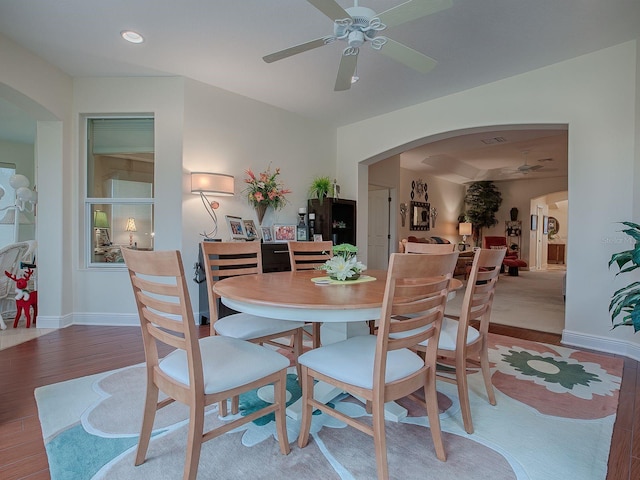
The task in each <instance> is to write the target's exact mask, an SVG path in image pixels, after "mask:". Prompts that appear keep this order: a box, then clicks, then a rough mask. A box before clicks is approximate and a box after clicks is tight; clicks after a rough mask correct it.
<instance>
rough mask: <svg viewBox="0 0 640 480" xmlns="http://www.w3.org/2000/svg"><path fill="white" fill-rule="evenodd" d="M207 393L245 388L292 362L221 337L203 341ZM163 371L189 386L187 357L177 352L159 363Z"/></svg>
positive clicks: (239, 341)
mask: <svg viewBox="0 0 640 480" xmlns="http://www.w3.org/2000/svg"><path fill="white" fill-rule="evenodd" d="M199 342H200V353H201V356H202V369H203V372H204V393H206V394H209V393H217V392H223V391H225V390H229V389H231V388H235V387H237V386H240V385H245V384H247V383H250V382H252V381H254V380H257V379H259V378H262V377H266V376H267V375H270V374H272V373H274V372H277V371H278V370H282V369H283V368H287V367H288V366H289V359H288V358H287V357H285V356H284V355H280V354H279V353H278V352H276V351H275V350H271V349H268V348H265V347H262V346H260V345H256V344H254V343H250V342H247V341H245V340H238V339H237V338H230V337H222V336H219V335H216V336H212V337H206V338H202V339H200V341H199ZM159 367H160V370H162V371H163V372H164V373H166V374H167V375H169V376H170V377H172V378H174V379H175V380H177V381H179V382H180V383H183V384H185V385H189V369H188V366H187V354H186V352H185V351H184V350H174V351H173V352H171V353H170V354H169V355H167V356H166V357H165V358H164V359H162V360H161V361H160V364H159Z"/></svg>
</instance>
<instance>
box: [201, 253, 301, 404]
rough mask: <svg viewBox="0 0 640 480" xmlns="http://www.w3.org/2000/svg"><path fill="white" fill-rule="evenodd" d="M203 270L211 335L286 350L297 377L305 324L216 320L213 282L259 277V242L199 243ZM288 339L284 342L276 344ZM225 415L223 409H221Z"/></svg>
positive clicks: (238, 317) (236, 317)
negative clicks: (291, 356) (292, 362)
mask: <svg viewBox="0 0 640 480" xmlns="http://www.w3.org/2000/svg"><path fill="white" fill-rule="evenodd" d="M200 245H201V248H202V258H203V262H204V265H203V269H204V271H205V276H206V279H207V295H208V299H209V316H210V317H211V319H210V327H209V328H210V329H211V335H223V336H225V337H233V338H239V339H241V340H248V341H250V342H253V343H258V344H260V345H262V344H265V343H266V344H269V345H273V346H275V347H277V348H283V349H285V350H288V351H290V352H291V353H292V355H293V360H294V361H295V364H296V368H297V369H298V377H300V365H299V364H298V357H299V356H300V354H302V327H304V322H294V321H289V320H279V319H276V318H268V317H259V316H257V315H252V314H249V313H242V312H236V313H233V314H231V315H227V316H225V317H222V318H219V313H218V312H219V310H218V302H219V300H220V297H219V296H218V295H217V294H216V293H215V292H214V291H213V286H214V285H215V284H216V282H218V281H220V280H222V279H224V278H228V277H235V276H238V275H251V274H258V273H262V251H261V249H260V243H259V242H202V243H201V244H200ZM279 339H283V340H285V339H287V340H286V341H278V340H279ZM232 400H233V401H232V413H237V412H238V405H237V400H238V399H237V398H233V399H232ZM221 414H222V415H223V416H225V415H226V405H222V406H221Z"/></svg>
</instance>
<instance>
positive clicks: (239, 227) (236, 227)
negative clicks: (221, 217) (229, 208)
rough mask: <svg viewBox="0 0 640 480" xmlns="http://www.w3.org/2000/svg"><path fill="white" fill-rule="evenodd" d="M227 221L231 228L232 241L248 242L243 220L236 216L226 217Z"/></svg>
mask: <svg viewBox="0 0 640 480" xmlns="http://www.w3.org/2000/svg"><path fill="white" fill-rule="evenodd" d="M225 218H226V219H227V227H229V233H230V234H231V239H232V240H246V239H247V235H246V233H245V228H244V223H243V222H242V218H240V217H236V216H234V215H225Z"/></svg>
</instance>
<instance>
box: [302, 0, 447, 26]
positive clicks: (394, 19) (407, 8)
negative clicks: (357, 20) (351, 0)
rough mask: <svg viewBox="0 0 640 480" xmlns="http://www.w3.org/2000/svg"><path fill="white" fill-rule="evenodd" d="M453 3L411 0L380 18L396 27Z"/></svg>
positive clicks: (386, 23)
mask: <svg viewBox="0 0 640 480" xmlns="http://www.w3.org/2000/svg"><path fill="white" fill-rule="evenodd" d="M308 1H311V0H308ZM311 3H313V2H311ZM452 5H453V2H452V0H409V1H408V2H405V3H401V4H400V5H397V6H395V7H393V8H390V9H389V10H385V11H384V12H382V13H380V14H379V15H378V18H379V19H380V21H381V22H382V23H384V24H385V25H386V26H387V27H395V26H396V25H400V24H402V23H405V22H408V21H409V20H415V19H416V18H420V17H424V16H425V15H431V14H432V13H436V12H439V11H440V10H445V9H447V8H449V7H451V6H452Z"/></svg>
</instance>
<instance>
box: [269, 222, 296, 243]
mask: <svg viewBox="0 0 640 480" xmlns="http://www.w3.org/2000/svg"><path fill="white" fill-rule="evenodd" d="M273 239H274V241H276V242H288V241H289V240H293V241H295V239H296V226H295V225H274V226H273Z"/></svg>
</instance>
